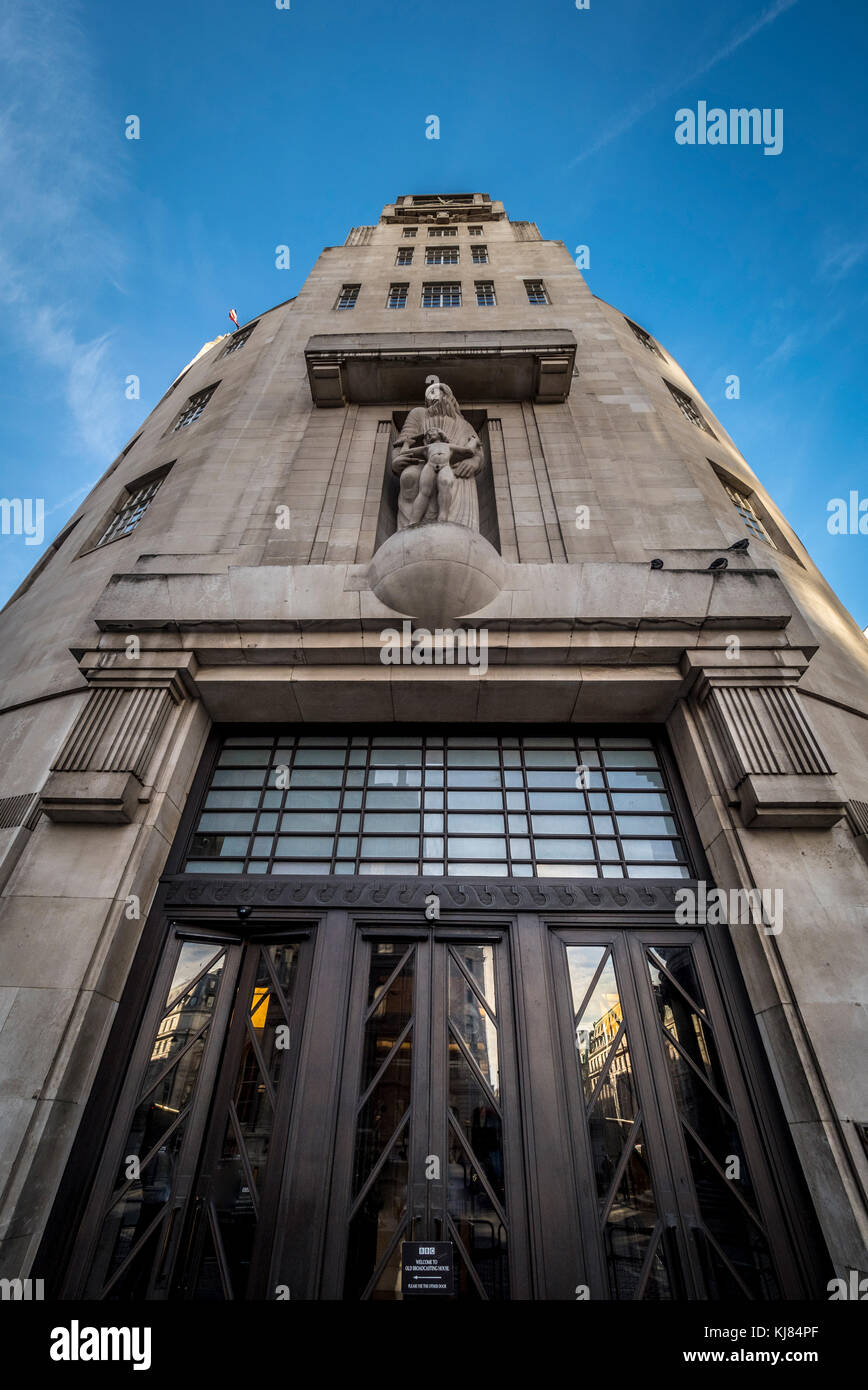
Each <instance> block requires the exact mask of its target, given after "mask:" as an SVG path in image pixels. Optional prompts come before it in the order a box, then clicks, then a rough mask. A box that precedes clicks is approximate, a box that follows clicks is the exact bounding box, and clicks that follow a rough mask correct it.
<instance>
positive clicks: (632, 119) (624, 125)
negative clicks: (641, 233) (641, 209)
mask: <svg viewBox="0 0 868 1390" xmlns="http://www.w3.org/2000/svg"><path fill="white" fill-rule="evenodd" d="M796 4H798V0H775V2H774V4H772V5H770V6H769V7H768V9H765V10H763V12H762V14H760V15H758V16H757V18H756V19H754V20H753V21H752V22H751V23H750V24H748V25H746V27H745V28H744V29H741V30H739V32H738V33H737V34H735V35H733V37H732V38H731V39H730V40H729V42H728V43H725V44H724V45H723V47H722V48H718V49H717V50H716V51H715V52H714V53H712V55H711V57H710V58H706V59H705V60H704V62H702V63H700V64H699V66H698V67H696V68H694V69H693V70H692V71H691V72H689V73H686V74H685V75H684V76H682V77H679V78H677V80H674V81H670V82H666V83H660V84H658V86H656V87H652V88H651V89H650V90H649V91H648V92H646V93H645V95H644V97H642V98H641V100H640V101H638V102H636V104H635V105H634V106H631V107H630V108H629V109H628V110H627V111H625V112H624V113H623V115H621V116H619V117H618V119H617V120H616V121H613V123H612V124H611V125H610V126H608V127H607V128H606V129H605V130H604V131H602V132H601V133H600V135H599V136H598V137H597V139H596V140H595V141H594V143H593V144H592V145H590V146H589V147H588V148H587V149H586V150H583V151H582V153H581V154H579V155H577V156H576V158H575V159H572V160H570V163H569V164H568V165H567V168H569V169H573V168H575V166H576V165H577V164H581V163H582V162H583V161H584V160H586V159H590V157H591V155H593V154H597V153H598V152H599V151H600V150H602V149H605V147H606V146H607V145H611V143H612V141H613V140H617V139H618V137H619V136H621V135H624V134H625V132H626V131H628V130H632V128H633V126H634V125H637V124H638V122H639V121H641V120H642V118H643V116H647V115H648V113H649V112H650V111H653V110H654V108H655V107H656V106H659V105H660V103H661V102H662V101H666V99H667V98H668V97H671V96H673V95H674V94H675V93H676V92H678V91H680V90H681V88H682V87H686V86H687V84H688V83H690V82H695V81H696V79H697V77H702V76H703V74H704V73H706V72H709V71H710V69H711V68H713V67H716V66H717V64H718V63H722V62H723V60H724V59H725V58H729V57H730V56H731V55H732V54H733V53H735V52H736V50H737V49H739V48H741V47H742V45H743V44H746V43H747V42H748V41H749V40H750V39H752V38H753V37H754V35H755V34H758V33H759V32H760V30H761V29H766V28H768V26H769V25H770V24H773V23H774V21H775V20H776V19H777V18H778V16H779V15H782V14H784V12H785V11H786V10H791V9H792V8H793V6H794V5H796Z"/></svg>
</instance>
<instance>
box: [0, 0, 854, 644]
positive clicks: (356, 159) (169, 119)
mask: <svg viewBox="0 0 868 1390" xmlns="http://www.w3.org/2000/svg"><path fill="white" fill-rule="evenodd" d="M16 8H18V9H19V11H20V12H19V13H13V12H12V7H11V6H10V7H9V10H8V17H7V18H4V19H3V20H2V21H0V54H2V57H0V174H2V186H3V190H4V198H3V205H2V208H0V287H2V304H3V309H4V317H5V333H4V335H3V340H2V346H0V408H2V416H3V420H4V422H5V426H6V429H5V439H4V447H3V468H4V472H3V479H2V493H3V495H4V496H7V497H16V496H17V497H22V498H26V497H43V498H44V499H45V512H46V520H45V531H46V541H45V543H46V544H48V543H49V542H50V540H51V539H52V538H53V536H54V535H56V533H57V532H58V531H59V530H60V529H61V528H62V527H63V525H64V523H65V521H66V520H67V518H68V517H69V515H70V514H71V513H72V512H73V510H74V509H75V507H76V506H77V505H78V503H79V502H80V500H81V499H82V497H83V496H85V494H86V493H87V492H88V491H89V489H90V488H91V487H92V485H93V483H94V482H95V481H96V479H97V478H98V477H99V476H100V474H101V473H102V472H103V471H104V469H105V468H106V467H107V465H108V464H109V463H110V461H111V460H112V458H113V457H114V456H115V455H116V454H117V453H118V451H119V450H120V448H121V447H122V446H123V445H124V444H125V443H126V441H127V440H128V439H129V438H130V437H131V436H132V435H133V433H134V432H135V430H136V428H137V426H138V425H139V423H140V421H141V420H142V419H143V418H144V417H145V416H146V415H147V413H148V411H149V410H150V409H151V408H152V407H153V405H154V404H155V403H156V401H157V400H158V399H159V398H160V396H161V395H162V394H163V392H164V391H165V389H166V387H167V386H168V384H169V383H170V381H171V380H172V379H173V377H174V376H175V375H176V374H177V373H178V371H179V370H180V369H181V368H182V367H183V366H184V365H185V363H186V362H187V361H188V360H189V359H190V358H191V357H192V356H193V355H194V354H195V353H196V352H197V351H198V349H199V348H200V346H201V345H202V343H203V342H205V341H207V340H209V339H211V338H214V337H215V336H216V335H217V334H218V333H223V332H225V331H227V328H228V326H229V325H228V320H227V317H226V315H227V311H228V309H229V308H230V307H236V308H237V309H238V313H239V318H240V320H241V321H242V322H244V320H245V319H249V318H251V317H253V316H254V315H255V314H256V313H258V312H260V311H261V310H262V309H264V308H267V307H269V306H271V305H272V304H275V303H278V302H279V301H281V300H284V299H287V298H289V297H290V296H291V295H293V294H295V292H296V291H297V289H298V287H299V285H300V284H301V282H302V281H303V280H304V278H305V276H306V275H307V273H308V271H309V269H310V267H311V265H312V263H313V261H314V260H315V258H316V256H317V254H318V253H319V251H320V249H321V248H322V246H324V245H334V244H340V243H341V242H343V240H344V238H345V236H346V233H347V230H348V228H349V227H350V226H352V225H354V224H356V223H364V222H374V221H375V220H376V218H377V216H378V213H379V211H380V208H381V207H382V205H383V204H384V203H386V202H389V201H391V200H392V199H393V198H394V197H396V196H397V195H398V194H399V193H408V192H414V191H416V192H437V191H451V190H462V191H463V190H473V189H478V190H481V191H484V192H488V193H490V194H491V195H492V197H495V198H501V199H502V200H503V201H504V203H505V204H506V208H507V211H508V212H509V214H510V215H511V216H512V217H514V218H528V219H532V220H534V221H536V222H537V223H538V224H539V226H540V229H541V231H542V233H543V236H547V237H553V238H559V239H562V240H563V241H565V242H566V244H567V245H568V246H569V247H570V248H572V247H575V246H577V245H580V244H586V245H588V246H589V247H590V268H589V270H588V271H587V272H586V275H587V279H588V282H589V284H590V286H591V288H592V290H593V291H594V292H595V293H596V294H599V295H600V296H601V297H602V298H603V299H606V300H608V301H610V302H611V303H613V304H615V305H617V306H618V308H620V309H622V310H623V311H625V312H626V313H628V314H629V315H630V316H631V317H633V318H635V319H637V320H638V321H639V322H640V323H642V324H644V325H645V326H646V327H647V328H648V329H649V330H650V331H651V332H652V333H654V334H655V335H656V336H658V337H659V338H660V339H661V341H662V342H663V343H664V344H665V345H666V347H667V348H668V349H669V350H670V351H671V352H672V353H673V354H674V356H675V357H676V358H677V359H678V360H679V361H680V362H681V363H682V365H683V366H684V367H685V369H686V371H687V372H688V373H689V375H690V376H691V377H692V378H693V380H694V381H695V382H696V384H697V386H698V387H699V389H700V391H701V392H702V393H703V395H704V396H705V398H706V399H707V400H708V402H709V404H710V405H711V406H712V408H713V409H714V410H715V412H716V413H717V414H718V416H719V417H720V419H721V420H722V421H723V422H724V424H725V425H726V427H727V429H728V430H729V431H730V433H731V434H732V436H733V437H734V439H735V440H736V443H737V444H738V445H739V447H740V448H741V450H742V452H743V453H744V455H745V457H746V458H747V459H748V461H749V463H750V464H751V466H752V467H753V468H754V469H755V470H756V472H757V473H758V474H759V476H760V477H761V478H762V479H763V481H764V482H765V484H766V485H767V487H768V488H769V490H770V491H771V493H772V495H773V496H774V498H775V499H776V501H777V502H778V504H779V506H780V507H781V508H782V509H783V511H784V512H785V514H786V515H787V516H788V517H789V519H790V521H791V522H792V524H793V525H794V527H795V529H796V531H797V532H798V534H799V536H800V537H801V539H802V540H803V542H804V543H805V545H806V546H807V547H808V549H809V550H810V552H811V554H812V555H813V557H814V559H815V560H816V562H817V563H818V565H819V566H820V568H821V569H822V570H823V572H824V574H825V575H826V577H827V578H828V579H829V581H830V582H831V583H832V584H833V586H834V587H835V588H836V589H837V591H838V592H839V594H840V595H841V597H842V598H843V600H844V602H845V603H846V604H847V606H848V607H849V609H850V611H851V612H852V613H853V615H854V616H855V617H856V619H857V621H858V622H859V623H860V624H861V625H862V626H865V625H866V624H868V582H866V581H868V536H860V535H858V534H857V535H843V536H832V535H830V534H829V533H828V531H827V527H826V522H827V517H828V511H827V503H828V502H829V500H830V499H831V498H833V497H847V496H848V494H849V492H850V491H851V490H856V491H857V492H858V494H859V497H860V498H866V497H868V467H866V412H865V369H866V337H868V330H866V322H868V315H866V303H868V218H866V203H868V191H866V190H868V178H866V163H868V139H866V135H868V130H866V126H868V121H866V103H865V97H864V91H865V71H866V62H868V52H866V50H868V42H866V40H868V10H866V7H865V4H864V0H836V3H835V4H834V5H823V6H818V5H816V4H812V3H808V0H759V3H757V0H728V3H727V4H725V5H724V4H705V5H699V4H697V3H696V0H590V8H589V9H587V10H577V9H576V7H575V0H536V3H535V4H531V3H519V2H518V0H501V3H497V4H495V3H493V2H492V0H476V3H473V4H468V3H467V0H439V3H437V4H436V5H432V4H431V3H430V0H429V3H426V4H424V5H423V4H421V3H418V2H417V0H407V3H398V2H397V0H388V3H387V2H386V0H367V3H365V4H350V3H347V0H334V3H332V2H331V0H291V9H289V10H278V9H277V8H276V6H275V4H274V2H273V0H208V3H205V0H174V3H172V4H169V3H166V0H147V3H146V4H141V5H117V4H114V3H109V2H108V0H99V3H91V4H89V5H87V6H77V5H76V4H75V3H59V2H58V0H43V3H40V5H39V6H28V7H16ZM700 100H703V101H706V102H707V103H708V105H709V106H710V107H711V106H721V107H724V108H727V109H728V108H729V107H731V106H757V107H760V108H764V107H767V108H781V109H782V110H783V113H784V117H783V120H784V126H783V130H784V143H783V151H782V153H781V154H779V155H777V156H766V155H764V154H763V152H762V150H761V148H759V147H756V146H709V145H706V146H698V145H697V146H681V145H678V144H676V142H675V139H674V130H675V112H676V110H677V109H678V108H680V107H693V108H694V109H695V108H696V105H697V102H699V101H700ZM131 114H134V115H137V116H138V117H139V118H140V120H141V139H140V140H138V141H128V140H126V139H125V138H124V122H125V119H126V117H127V116H128V115H131ZM430 114H437V115H438V116H439V117H440V122H441V138H440V139H439V140H438V141H434V140H427V139H426V138H425V118H426V116H428V115H430ZM282 243H285V244H287V245H289V246H290V248H291V269H289V270H277V269H276V268H275V264H274V260H275V256H274V249H275V247H276V246H277V245H278V244H282ZM732 373H734V374H737V375H738V377H739V378H740V384H741V395H740V398H739V399H738V400H727V399H725V397H724V390H725V378H726V377H727V376H728V375H730V374H732ZM131 374H135V375H136V376H138V377H139V378H140V380H141V399H140V400H127V399H126V398H125V395H124V385H125V381H126V378H127V377H128V376H129V375H131ZM40 553H41V550H40V548H39V547H37V546H25V544H24V538H23V537H22V536H0V596H2V597H3V598H5V597H6V595H7V594H8V593H9V592H11V591H12V590H13V589H14V588H15V587H16V585H17V584H18V583H19V582H20V580H21V579H22V578H23V576H24V575H25V574H26V573H27V571H28V570H29V569H30V567H31V566H32V565H33V564H34V563H35V561H36V560H37V559H38V557H39V554H40Z"/></svg>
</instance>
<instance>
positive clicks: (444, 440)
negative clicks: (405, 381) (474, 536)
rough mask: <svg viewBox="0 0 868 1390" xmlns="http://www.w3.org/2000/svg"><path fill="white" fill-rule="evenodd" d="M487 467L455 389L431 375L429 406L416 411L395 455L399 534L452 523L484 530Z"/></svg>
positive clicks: (427, 394)
mask: <svg viewBox="0 0 868 1390" xmlns="http://www.w3.org/2000/svg"><path fill="white" fill-rule="evenodd" d="M482 464H483V453H482V444H481V442H480V440H479V436H478V435H477V433H476V431H475V430H474V429H473V428H472V427H471V426H470V425H469V424H468V423H467V421H466V420H465V418H464V416H463V415H462V414H461V411H460V409H459V406H458V402H457V401H456V399H455V395H454V393H453V391H452V389H451V387H449V386H447V385H446V383H445V382H443V381H440V380H439V378H438V377H436V376H429V377H427V378H426V380H425V404H424V406H415V407H414V408H413V410H411V411H410V413H409V415H408V416H407V419H406V421H405V422H404V428H403V429H402V430H401V433H400V434H399V435H398V438H397V440H396V441H395V452H394V454H393V456H392V471H393V473H395V474H396V475H397V477H398V478H399V479H400V484H399V491H398V530H399V531H403V530H406V529H407V528H408V527H410V526H419V525H421V524H422V523H423V522H430V521H451V522H454V523H455V524H457V525H459V526H467V527H469V528H470V529H471V530H473V531H478V530H479V499H478V497H477V492H476V475H477V474H478V473H479V471H480V470H481V468H482Z"/></svg>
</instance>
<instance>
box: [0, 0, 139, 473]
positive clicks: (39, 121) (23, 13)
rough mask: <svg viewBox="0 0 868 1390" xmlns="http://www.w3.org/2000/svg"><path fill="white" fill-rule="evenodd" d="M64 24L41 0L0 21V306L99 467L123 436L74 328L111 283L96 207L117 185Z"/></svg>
mask: <svg viewBox="0 0 868 1390" xmlns="http://www.w3.org/2000/svg"><path fill="white" fill-rule="evenodd" d="M75 14H76V9H75V6H74V5H69V4H61V3H59V0H47V3H41V4H40V5H39V6H19V7H13V6H8V7H6V9H5V11H4V15H3V18H2V20H0V182H2V187H3V189H4V197H3V200H2V204H0V243H2V246H3V253H2V256H0V296H2V301H3V304H4V310H5V313H6V315H7V322H8V323H10V325H11V327H12V328H13V330H14V337H15V342H16V346H17V350H18V351H19V353H21V352H23V354H24V356H25V360H26V359H27V356H28V354H29V358H30V362H31V364H32V366H33V368H34V369H37V368H39V369H48V370H49V371H52V372H54V373H56V376H57V380H58V395H59V396H60V397H61V399H62V400H64V401H65V403H66V406H67V409H68V411H69V419H70V425H71V431H72V436H73V437H72V441H71V442H72V443H73V444H74V445H77V446H78V447H80V448H82V449H84V450H87V451H88V452H92V453H94V454H95V455H97V456H98V461H99V462H102V460H104V458H105V456H106V455H107V454H109V453H111V452H112V451H113V450H114V449H115V448H116V447H117V443H118V441H119V440H120V439H122V438H123V437H124V434H125V419H124V409H123V407H124V401H123V396H122V391H121V389H120V387H119V384H118V382H119V379H120V373H119V372H118V371H113V370H111V367H110V360H109V359H110V347H111V342H110V337H109V336H108V335H105V334H102V335H99V336H97V337H96V338H88V337H87V336H86V334H84V333H82V331H81V328H80V325H81V324H83V323H86V322H87V319H88V310H89V302H90V297H91V295H92V293H93V292H94V291H95V290H96V289H97V288H98V287H99V286H101V285H102V284H103V283H104V282H105V281H106V279H108V280H110V281H112V280H113V281H117V280H118V279H120V278H121V276H122V272H123V265H124V251H123V247H122V244H121V241H120V238H119V236H118V235H117V234H116V233H115V232H114V230H113V228H112V226H111V222H110V219H107V218H104V217H103V216H101V215H100V212H99V208H100V206H101V205H103V204H104V203H105V202H106V200H108V199H111V198H112V197H113V196H114V195H115V194H116V193H117V191H118V190H119V189H120V188H121V187H123V183H124V180H123V174H122V171H121V166H120V154H119V148H120V141H119V139H115V140H112V138H111V134H112V132H111V131H110V129H109V123H108V121H107V120H106V118H105V115H104V114H103V113H102V112H101V111H100V110H99V108H98V104H97V102H96V100H95V98H94V97H93V96H92V95H91V94H92V93H93V91H94V90H95V87H96V82H95V78H94V74H93V70H92V69H93V63H92V59H91V55H90V52H89V49H88V46H87V43H86V41H85V39H84V38H83V36H82V33H81V30H80V28H79V26H78V24H77V22H76V18H75ZM95 461H97V460H95ZM98 471H101V470H98Z"/></svg>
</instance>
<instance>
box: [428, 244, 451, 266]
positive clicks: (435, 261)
mask: <svg viewBox="0 0 868 1390" xmlns="http://www.w3.org/2000/svg"><path fill="white" fill-rule="evenodd" d="M425 264H426V265H457V264H458V247H457V246H426V248H425Z"/></svg>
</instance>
